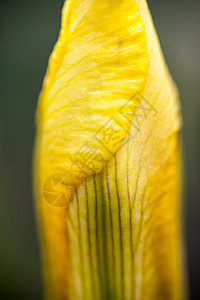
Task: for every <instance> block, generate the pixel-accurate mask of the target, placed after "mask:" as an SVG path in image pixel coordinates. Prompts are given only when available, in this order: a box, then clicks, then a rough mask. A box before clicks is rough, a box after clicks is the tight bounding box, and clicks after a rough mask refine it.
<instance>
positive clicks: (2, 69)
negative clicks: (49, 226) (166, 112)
mask: <svg viewBox="0 0 200 300" xmlns="http://www.w3.org/2000/svg"><path fill="white" fill-rule="evenodd" d="M148 2H149V6H150V9H151V12H152V15H153V19H154V22H155V25H156V28H157V31H158V34H159V37H160V41H161V45H162V48H163V51H164V54H165V57H166V60H167V63H168V66H169V69H170V71H171V73H172V75H173V77H174V79H175V81H176V82H177V85H178V87H179V90H180V94H181V103H182V111H183V122H184V127H183V138H184V145H185V161H186V182H187V192H186V197H185V198H186V199H185V211H186V213H185V215H186V222H185V223H186V226H185V227H186V244H187V253H188V270H189V287H190V295H191V299H192V300H196V299H198V300H199V299H200V288H199V278H200V201H199V200H200V199H199V194H200V187H199V186H200V169H199V165H200V164H199V160H200V159H199V158H200V134H199V129H200V1H198V0H196V1H195V0H190V1H189V0H188V1H184V0H168V1H166V0H149V1H148ZM62 5H63V0H56V1H55V0H1V2H0V299H4V300H5V299H15V300H16V299H29V300H32V299H33V300H40V299H43V297H42V279H41V271H40V261H39V250H38V240H37V234H36V225H35V216H34V210H33V198H32V187H31V160H32V151H33V141H34V134H35V128H34V114H35V110H36V103H37V97H38V94H39V91H40V89H41V84H42V79H43V77H44V73H45V70H46V66H47V62H48V57H49V55H50V53H51V51H52V47H53V45H54V43H55V41H56V40H57V37H58V32H59V27H60V16H61V8H62Z"/></svg>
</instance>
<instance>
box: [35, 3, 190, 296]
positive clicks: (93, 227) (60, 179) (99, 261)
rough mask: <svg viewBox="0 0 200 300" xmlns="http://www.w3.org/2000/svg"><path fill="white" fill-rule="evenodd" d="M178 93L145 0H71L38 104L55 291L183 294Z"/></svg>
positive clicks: (46, 240) (46, 250)
mask: <svg viewBox="0 0 200 300" xmlns="http://www.w3.org/2000/svg"><path fill="white" fill-rule="evenodd" d="M179 110H180V107H179V102H178V93H177V90H176V86H175V85H174V83H173V81H172V79H171V76H170V74H169V72H168V69H167V67H166V65H165V62H164V59H163V56H162V53H161V50H160V45H159V42H158V39H157V36H156V33H155V29H154V27H153V24H152V20H151V16H150V13H149V10H148V7H147V5H146V1H145V0H68V1H66V2H65V4H64V8H63V14H62V28H61V32H60V37H59V40H58V42H57V44H56V46H55V49H54V51H53V54H52V55H51V58H50V62H49V66H48V71H47V75H46V77H45V80H44V84H43V89H42V92H41V95H40V99H39V107H38V112H37V141H36V147H35V161H34V177H35V183H34V184H35V199H36V209H37V214H38V222H39V231H40V238H41V244H42V252H43V262H44V270H45V287H46V296H47V299H53V300H63V299H70V300H71V299H77V300H78V299H86V300H90V299H95V300H98V299H99V300H100V299H123V300H126V299H127V300H128V299H137V300H152V299H154V300H157V299H167V300H171V299H174V300H178V299H185V288H184V285H185V283H184V268H183V258H182V239H181V226H180V207H181V202H180V200H181V175H182V174H181V173H182V170H181V164H182V162H181V155H180V140H179V139H180V138H179V133H180V128H181V118H180V112H179Z"/></svg>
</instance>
